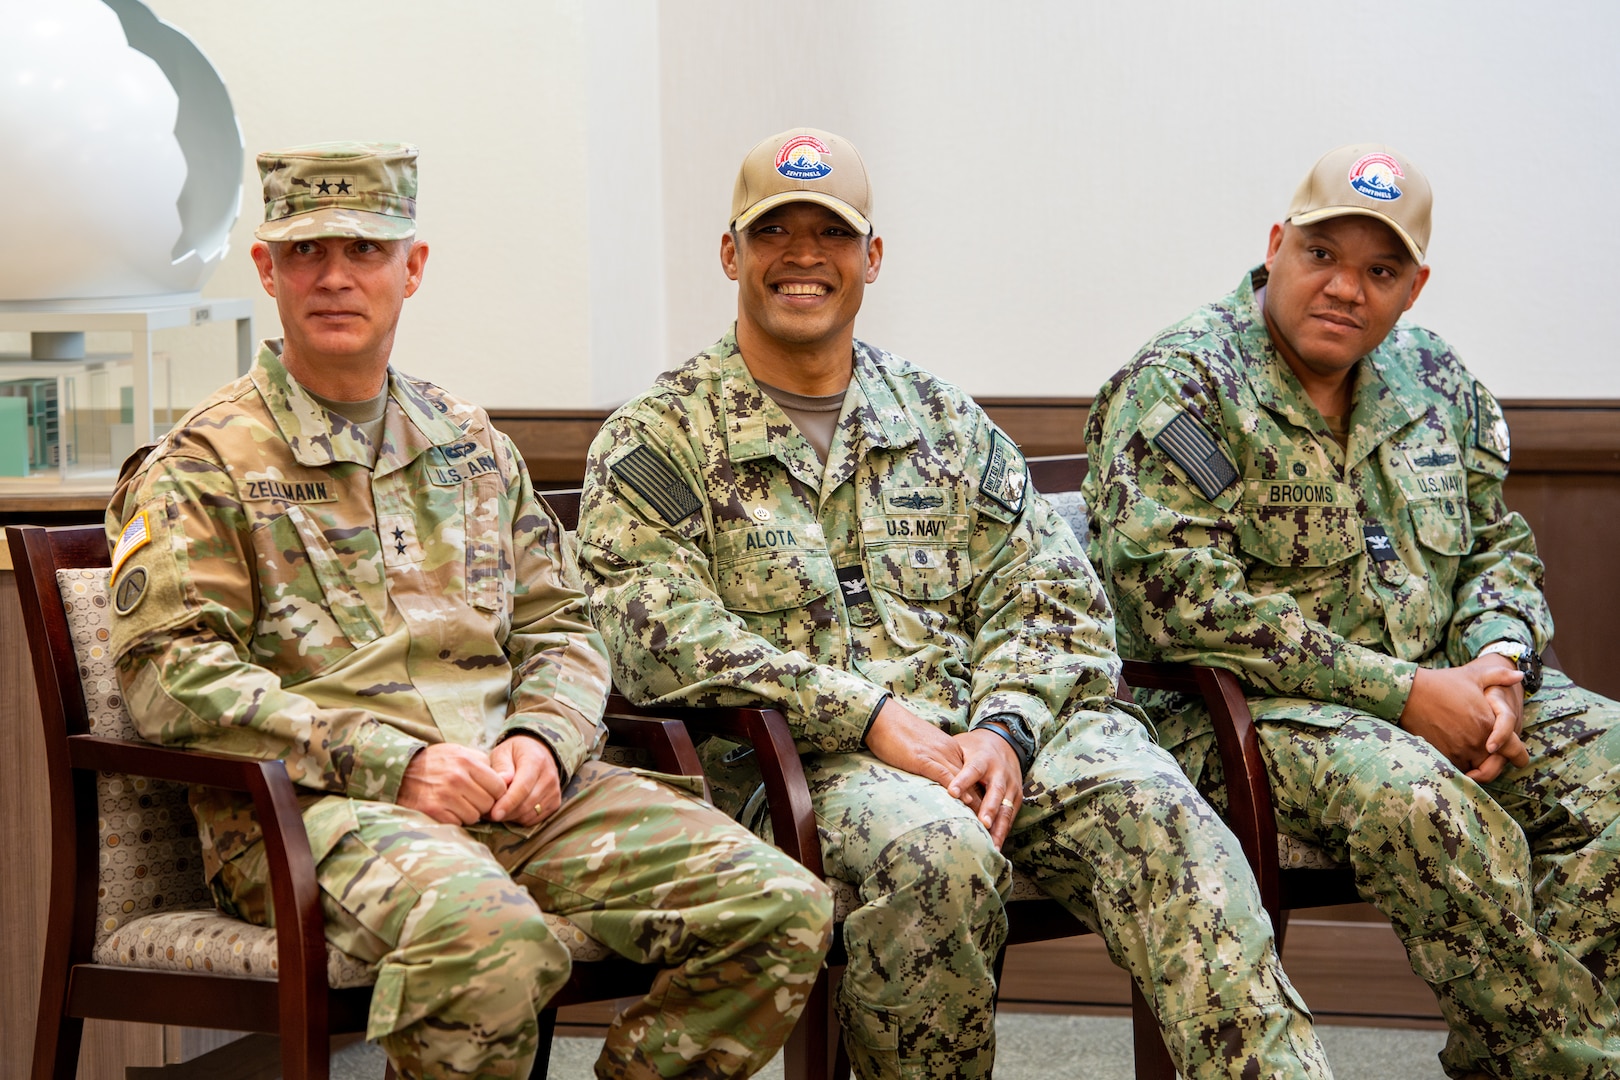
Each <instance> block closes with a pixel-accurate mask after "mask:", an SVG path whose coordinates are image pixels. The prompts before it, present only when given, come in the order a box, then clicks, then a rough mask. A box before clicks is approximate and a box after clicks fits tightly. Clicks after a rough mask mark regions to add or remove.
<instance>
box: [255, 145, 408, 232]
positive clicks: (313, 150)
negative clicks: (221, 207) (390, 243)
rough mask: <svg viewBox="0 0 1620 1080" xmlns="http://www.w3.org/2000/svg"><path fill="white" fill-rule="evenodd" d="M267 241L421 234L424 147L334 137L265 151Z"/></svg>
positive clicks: (262, 165) (261, 173) (261, 167)
mask: <svg viewBox="0 0 1620 1080" xmlns="http://www.w3.org/2000/svg"><path fill="white" fill-rule="evenodd" d="M259 176H260V178H261V179H262V180H263V182H264V224H262V225H260V226H259V227H258V228H257V229H255V230H254V231H253V235H254V236H256V237H258V238H259V239H260V240H269V241H276V240H314V239H317V238H319V237H323V236H346V237H351V238H354V239H357V240H405V239H408V238H410V237H412V236H415V235H416V147H414V146H411V145H409V144H408V143H361V142H328V143H313V144H311V145H309V146H293V147H288V148H287V149H285V150H272V151H269V152H267V153H263V154H260V155H259Z"/></svg>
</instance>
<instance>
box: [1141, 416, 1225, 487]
mask: <svg viewBox="0 0 1620 1080" xmlns="http://www.w3.org/2000/svg"><path fill="white" fill-rule="evenodd" d="M1153 445H1154V446H1157V447H1158V448H1159V449H1160V450H1162V451H1164V452H1165V453H1166V454H1168V455H1169V456H1170V460H1171V461H1173V462H1175V463H1176V464H1177V465H1180V466H1181V468H1182V471H1183V472H1185V473H1186V474H1187V475H1188V476H1189V477H1191V478H1192V482H1193V483H1194V484H1196V485H1198V490H1199V491H1201V492H1203V494H1204V498H1206V499H1210V500H1212V501H1213V500H1214V499H1215V497H1216V496H1218V495H1219V494H1220V493H1221V492H1223V491H1225V490H1226V489H1227V488H1229V487H1231V486H1232V485H1233V484H1235V483H1237V478H1238V474H1237V468H1236V467H1235V466H1234V465H1233V464H1232V462H1231V461H1230V460H1228V459H1227V456H1226V454H1225V452H1224V451H1222V450H1221V448H1220V447H1219V446H1217V445H1215V440H1214V439H1212V438H1210V437H1209V432H1207V431H1205V430H1204V426H1203V425H1202V424H1200V423H1199V422H1198V421H1197V420H1194V419H1193V418H1192V417H1191V416H1190V415H1189V414H1187V413H1185V412H1178V413H1176V416H1175V419H1173V420H1171V421H1170V422H1169V423H1168V424H1166V425H1164V427H1163V428H1161V429H1160V430H1159V433H1158V434H1157V435H1155V436H1154V437H1153Z"/></svg>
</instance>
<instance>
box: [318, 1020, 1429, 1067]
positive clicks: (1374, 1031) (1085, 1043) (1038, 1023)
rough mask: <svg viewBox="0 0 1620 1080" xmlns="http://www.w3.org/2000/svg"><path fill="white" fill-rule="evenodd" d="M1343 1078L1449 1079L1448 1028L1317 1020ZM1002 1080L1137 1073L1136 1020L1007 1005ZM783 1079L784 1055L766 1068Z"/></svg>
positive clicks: (575, 1055)
mask: <svg viewBox="0 0 1620 1080" xmlns="http://www.w3.org/2000/svg"><path fill="white" fill-rule="evenodd" d="M1318 1031H1319V1033H1320V1034H1321V1037H1322V1044H1323V1045H1324V1046H1326V1047H1327V1052H1328V1060H1329V1061H1330V1062H1331V1063H1332V1065H1333V1075H1334V1076H1335V1077H1336V1080H1442V1078H1443V1077H1444V1076H1445V1074H1444V1073H1443V1072H1442V1071H1441V1069H1440V1064H1439V1062H1438V1061H1436V1060H1435V1055H1436V1054H1437V1053H1439V1052H1440V1047H1441V1046H1442V1045H1443V1044H1444V1043H1445V1032H1443V1031H1403V1030H1395V1029H1388V1028H1356V1027H1332V1026H1327V1025H1324V1026H1322V1027H1320V1028H1318ZM996 1041H997V1044H998V1047H999V1049H998V1051H997V1060H996V1080H1048V1078H1050V1080H1132V1074H1131V1026H1130V1021H1129V1020H1126V1019H1112V1018H1105V1017H1096V1016H1041V1015H1036V1014H1033V1013H1010V1012H1004V1013H1002V1014H1001V1015H1000V1016H998V1017H997V1018H996ZM598 1049H599V1046H598V1044H597V1043H596V1042H595V1041H593V1040H590V1039H558V1040H557V1042H556V1044H555V1046H554V1047H553V1051H552V1056H551V1077H552V1080H590V1078H591V1076H592V1072H591V1064H592V1063H593V1062H594V1061H595V1060H596V1052H597V1050H598ZM383 1065H384V1062H383V1057H382V1054H381V1053H379V1052H378V1051H377V1050H376V1048H375V1047H371V1046H367V1045H365V1044H361V1045H359V1046H354V1047H350V1048H349V1049H348V1050H346V1051H344V1052H343V1053H341V1054H339V1055H338V1056H337V1058H335V1059H334V1061H333V1069H332V1080H381V1077H382V1074H383ZM759 1075H760V1076H761V1077H764V1078H768V1080H779V1078H780V1077H781V1075H782V1067H781V1063H780V1062H779V1061H778V1062H772V1063H771V1064H770V1065H768V1066H766V1068H765V1070H764V1071H763V1072H761V1073H760V1074H759Z"/></svg>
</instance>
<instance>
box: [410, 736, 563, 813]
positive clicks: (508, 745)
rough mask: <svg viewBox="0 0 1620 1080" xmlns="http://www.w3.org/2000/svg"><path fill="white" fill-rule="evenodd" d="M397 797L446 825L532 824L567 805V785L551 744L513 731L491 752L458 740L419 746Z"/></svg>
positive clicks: (412, 808)
mask: <svg viewBox="0 0 1620 1080" xmlns="http://www.w3.org/2000/svg"><path fill="white" fill-rule="evenodd" d="M394 801H395V802H396V803H398V804H399V805H400V806H404V807H407V808H409V809H411V810H418V811H421V812H422V813H424V814H426V815H427V816H428V817H430V818H432V819H433V820H434V821H440V822H443V823H444V824H446V825H471V824H473V823H474V822H476V821H483V820H486V819H487V820H489V821H500V822H505V823H506V824H509V825H516V826H518V827H519V828H529V827H530V826H533V825H538V824H539V823H540V822H541V821H543V820H545V819H546V818H547V817H550V816H551V814H552V813H553V812H554V811H555V810H556V809H557V807H559V806H561V805H562V789H561V786H560V785H559V782H558V777H557V759H556V758H555V757H553V756H552V753H551V748H550V747H548V746H547V745H546V744H545V743H543V742H541V741H540V740H539V739H536V738H535V737H534V736H532V735H513V736H511V737H510V738H508V739H506V740H504V741H503V742H501V743H500V744H498V745H497V746H496V747H495V749H493V750H491V751H490V752H489V753H487V754H486V753H485V752H484V751H482V750H477V749H474V748H473V747H470V746H461V745H459V744H457V743H431V744H429V745H428V746H426V747H424V748H423V749H421V750H418V751H417V752H416V755H415V756H414V757H412V758H411V762H410V764H409V765H407V766H405V778H404V779H403V780H401V781H400V784H399V795H398V796H397V797H396V798H395V800H394Z"/></svg>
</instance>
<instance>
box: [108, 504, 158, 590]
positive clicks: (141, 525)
mask: <svg viewBox="0 0 1620 1080" xmlns="http://www.w3.org/2000/svg"><path fill="white" fill-rule="evenodd" d="M147 513H148V511H146V510H142V511H141V512H140V513H138V514H136V515H135V516H134V517H132V518H130V519H129V521H127V522H125V523H124V531H123V532H121V533H119V534H118V544H117V546H116V547H114V548H113V555H112V574H111V576H112V577H117V576H118V570H119V568H120V567H122V566H123V565H124V561H125V560H126V559H128V558H129V557H130V556H131V555H133V554H135V553H136V552H137V551H139V550H141V548H143V547H145V546H146V545H147V544H149V543H151V542H152V527H151V523H150V522H148V521H147V519H146V515H147Z"/></svg>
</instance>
